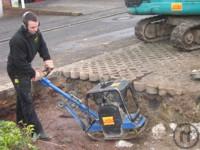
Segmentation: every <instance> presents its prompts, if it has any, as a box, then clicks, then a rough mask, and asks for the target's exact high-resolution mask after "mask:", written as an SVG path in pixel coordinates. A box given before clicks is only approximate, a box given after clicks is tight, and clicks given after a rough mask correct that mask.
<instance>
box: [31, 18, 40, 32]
mask: <svg viewBox="0 0 200 150" xmlns="http://www.w3.org/2000/svg"><path fill="white" fill-rule="evenodd" d="M38 28H39V22H38V21H31V20H30V21H28V32H30V33H31V34H35V33H36V32H37V31H38Z"/></svg>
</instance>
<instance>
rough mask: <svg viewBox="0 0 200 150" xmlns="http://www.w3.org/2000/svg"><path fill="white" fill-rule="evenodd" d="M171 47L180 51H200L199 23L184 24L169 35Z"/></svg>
mask: <svg viewBox="0 0 200 150" xmlns="http://www.w3.org/2000/svg"><path fill="white" fill-rule="evenodd" d="M170 41H171V43H172V45H173V46H174V47H176V48H179V49H180V50H182V51H193V50H197V49H200V22H192V21H191V22H184V23H181V24H180V25H178V26H176V27H175V28H174V30H173V31H172V33H171V37H170Z"/></svg>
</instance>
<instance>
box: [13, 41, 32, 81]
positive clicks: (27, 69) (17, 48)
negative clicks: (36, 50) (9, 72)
mask: <svg viewBox="0 0 200 150" xmlns="http://www.w3.org/2000/svg"><path fill="white" fill-rule="evenodd" d="M9 46H10V57H11V58H12V64H13V65H14V66H15V67H16V69H17V71H18V72H19V73H21V74H28V75H30V77H31V78H33V77H34V76H35V70H34V69H33V68H32V66H31V64H30V63H28V61H27V52H26V46H25V44H23V42H22V39H20V38H19V39H16V38H15V39H12V40H10V42H9Z"/></svg>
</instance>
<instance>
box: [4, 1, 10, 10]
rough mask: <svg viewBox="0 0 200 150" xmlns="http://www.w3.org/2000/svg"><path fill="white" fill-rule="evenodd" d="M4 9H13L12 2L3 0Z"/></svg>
mask: <svg viewBox="0 0 200 150" xmlns="http://www.w3.org/2000/svg"><path fill="white" fill-rule="evenodd" d="M3 7H5V8H9V7H11V0H3Z"/></svg>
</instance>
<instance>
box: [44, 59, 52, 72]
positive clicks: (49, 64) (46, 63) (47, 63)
mask: <svg viewBox="0 0 200 150" xmlns="http://www.w3.org/2000/svg"><path fill="white" fill-rule="evenodd" d="M44 67H45V69H47V70H48V69H50V70H53V68H54V63H53V60H51V59H49V60H45V61H44Z"/></svg>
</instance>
